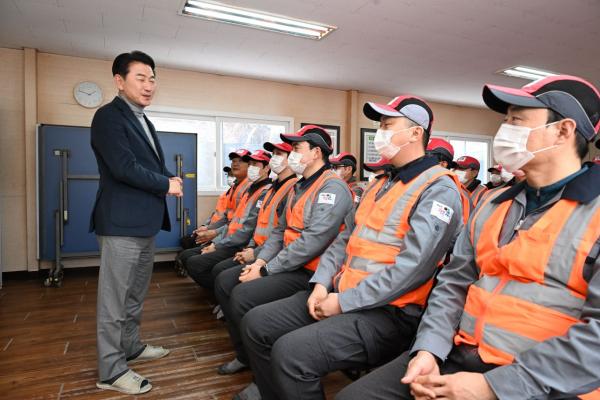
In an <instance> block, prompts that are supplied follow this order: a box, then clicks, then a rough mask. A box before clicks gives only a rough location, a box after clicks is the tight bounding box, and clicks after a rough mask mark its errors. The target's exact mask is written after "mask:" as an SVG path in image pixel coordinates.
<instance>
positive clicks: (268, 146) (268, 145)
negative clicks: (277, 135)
mask: <svg viewBox="0 0 600 400" xmlns="http://www.w3.org/2000/svg"><path fill="white" fill-rule="evenodd" d="M263 148H264V149H265V150H266V151H270V152H271V153H272V152H273V150H275V149H278V150H281V151H285V152H286V153H289V152H290V150H288V149H285V148H282V147H280V146H277V145H276V144H273V143H271V142H265V144H263Z"/></svg>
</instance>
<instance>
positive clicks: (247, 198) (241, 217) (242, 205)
mask: <svg viewBox="0 0 600 400" xmlns="http://www.w3.org/2000/svg"><path fill="white" fill-rule="evenodd" d="M270 188H271V184H270V183H269V184H266V185H263V186H261V187H259V188H258V189H256V191H255V192H254V193H252V196H251V195H250V192H249V191H246V192H245V193H244V195H243V196H242V199H241V200H240V202H239V204H238V206H237V208H236V209H235V211H234V212H233V216H232V218H231V221H229V226H228V228H227V235H225V236H231V235H233V234H234V233H235V231H237V230H238V229H240V228H241V227H242V226H243V225H244V222H245V221H246V219H247V218H248V215H249V214H250V212H251V211H252V208H254V207H257V206H258V207H260V206H261V205H259V204H257V203H258V199H259V198H260V196H262V194H263V193H264V192H265V191H267V190H269V189H270Z"/></svg>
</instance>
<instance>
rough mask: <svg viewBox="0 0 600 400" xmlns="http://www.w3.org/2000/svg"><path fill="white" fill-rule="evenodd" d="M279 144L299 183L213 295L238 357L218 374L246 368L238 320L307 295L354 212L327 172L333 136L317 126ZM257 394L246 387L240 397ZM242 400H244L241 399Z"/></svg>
mask: <svg viewBox="0 0 600 400" xmlns="http://www.w3.org/2000/svg"><path fill="white" fill-rule="evenodd" d="M281 139H282V140H283V141H284V142H286V143H290V144H291V145H292V148H293V151H292V153H290V155H289V157H288V165H289V167H290V169H291V170H292V172H293V173H295V174H301V175H302V178H301V179H300V180H299V181H298V182H297V183H296V184H295V185H294V187H293V189H292V191H290V194H289V197H288V199H287V204H286V211H285V213H284V214H283V215H281V217H280V218H279V224H278V225H277V227H276V228H275V229H273V231H272V232H271V234H270V235H269V237H268V239H267V240H266V242H265V243H264V245H263V248H262V250H261V251H260V253H259V254H258V255H257V259H256V261H254V263H252V264H250V265H247V266H239V267H236V268H231V269H228V270H225V271H223V272H222V273H220V274H219V276H218V277H217V283H216V284H215V296H216V298H217V300H218V302H219V304H220V305H221V309H222V311H223V313H224V314H225V318H226V320H227V328H228V330H229V335H230V338H231V341H232V343H233V346H234V348H235V351H236V358H235V359H234V360H232V361H231V362H229V363H227V364H225V365H223V366H221V368H219V373H221V374H232V373H235V372H238V371H241V370H242V369H244V368H246V366H247V365H248V360H247V356H246V351H245V349H244V347H243V344H242V341H241V337H240V333H241V332H240V322H241V320H242V317H243V316H244V315H245V314H246V313H247V312H248V311H249V310H251V309H252V308H253V307H256V306H257V305H260V304H265V303H269V302H271V301H274V300H278V299H282V298H286V297H288V296H291V295H293V294H294V293H296V292H298V291H302V290H307V289H308V287H309V283H308V281H309V280H310V278H311V276H312V274H313V272H314V271H315V269H316V268H317V264H318V262H319V256H320V255H321V254H322V253H323V251H324V250H325V249H326V248H327V246H329V244H330V243H331V242H332V241H333V240H334V239H335V238H336V237H337V236H338V234H339V233H340V230H341V229H343V222H344V218H345V217H346V215H347V214H349V213H351V212H352V210H353V202H352V193H351V192H350V189H348V185H347V184H346V182H344V181H343V180H342V179H340V178H339V177H338V176H337V174H336V173H335V172H333V171H332V170H331V166H330V165H329V163H328V156H329V154H330V153H331V151H332V148H331V137H330V136H329V134H328V133H327V132H326V131H325V130H324V129H323V128H321V127H318V126H316V125H307V126H304V127H303V128H302V129H300V130H299V131H298V132H296V133H294V134H283V135H281ZM253 391H256V386H253V385H251V386H250V387H248V388H247V389H246V390H245V392H244V395H242V396H246V395H248V394H249V393H251V392H253ZM242 398H243V397H242Z"/></svg>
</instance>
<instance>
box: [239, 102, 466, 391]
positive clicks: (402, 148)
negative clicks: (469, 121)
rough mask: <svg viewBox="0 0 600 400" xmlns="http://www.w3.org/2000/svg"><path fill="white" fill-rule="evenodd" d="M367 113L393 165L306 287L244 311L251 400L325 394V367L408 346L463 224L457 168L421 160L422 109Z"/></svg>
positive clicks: (425, 110)
mask: <svg viewBox="0 0 600 400" xmlns="http://www.w3.org/2000/svg"><path fill="white" fill-rule="evenodd" d="M364 114H365V115H366V116H367V117H368V118H369V119H371V120H374V121H380V124H381V125H380V126H381V128H380V129H379V130H378V131H377V134H376V136H375V147H376V149H377V151H378V152H379V153H380V154H381V155H382V156H384V157H386V158H388V159H389V160H391V162H392V164H393V166H394V168H393V169H392V170H391V171H390V172H389V176H387V175H384V176H383V177H382V178H380V179H378V180H377V183H376V184H375V185H373V186H371V187H370V188H369V190H368V191H366V192H365V194H364V196H363V199H362V201H361V203H360V205H359V206H358V209H357V210H356V216H355V222H354V223H352V222H350V225H354V229H352V230H350V229H347V230H346V231H344V233H343V234H341V235H339V236H338V238H337V239H336V240H335V241H334V242H333V244H332V245H331V246H330V247H329V248H328V249H327V251H326V252H325V253H324V254H323V256H322V257H321V262H320V263H319V267H318V269H317V271H316V272H315V274H314V276H313V278H312V279H311V283H313V284H314V288H313V289H312V291H311V290H309V289H305V290H303V291H300V292H298V293H296V294H295V295H293V296H291V297H288V298H286V299H283V300H279V301H275V302H272V303H269V304H265V305H262V306H259V307H256V308H254V309H252V310H251V311H249V312H248V313H247V314H246V316H245V317H244V319H243V321H242V329H241V332H242V337H243V340H244V346H245V348H246V350H247V353H248V356H249V360H250V365H251V367H252V371H253V372H254V376H255V380H256V384H257V385H258V388H259V390H260V395H259V396H255V398H262V399H269V400H270V399H286V400H294V399H324V398H325V396H324V392H323V387H322V386H321V377H323V376H325V375H326V374H327V373H329V372H331V371H335V370H340V369H347V368H364V367H374V366H377V365H380V364H382V363H384V362H386V361H389V360H391V359H392V358H393V357H395V356H397V355H399V354H400V353H401V352H402V351H403V350H405V349H408V347H409V346H410V343H411V342H412V340H413V338H414V335H415V332H416V329H417V326H418V323H419V319H420V315H421V313H422V312H423V307H424V305H425V302H426V299H427V296H428V294H429V291H430V289H431V285H432V281H433V277H434V274H435V273H436V271H437V269H438V265H439V264H440V262H441V261H442V259H443V258H444V256H445V254H446V252H447V250H448V248H449V247H450V246H451V244H452V243H453V242H454V240H455V239H456V237H457V236H458V234H459V231H460V229H461V228H462V226H463V223H462V218H461V215H462V210H461V200H460V192H459V190H460V189H459V188H460V183H459V182H458V179H457V178H456V175H454V174H453V173H452V172H451V171H449V170H447V169H445V168H442V167H440V166H439V165H437V164H438V162H437V160H436V159H434V158H432V157H425V147H426V145H427V143H428V141H429V134H430V132H431V123H432V121H433V114H432V111H431V109H430V108H429V106H428V105H427V104H426V103H425V102H424V101H423V100H421V99H418V98H416V97H412V96H399V97H396V98H395V99H393V100H392V101H391V102H390V103H389V104H387V105H386V104H376V103H366V104H365V105H364ZM350 227H351V226H348V228H350ZM346 232H347V233H348V234H346ZM350 233H351V234H350ZM368 398H370V397H369V396H367V397H365V399H368Z"/></svg>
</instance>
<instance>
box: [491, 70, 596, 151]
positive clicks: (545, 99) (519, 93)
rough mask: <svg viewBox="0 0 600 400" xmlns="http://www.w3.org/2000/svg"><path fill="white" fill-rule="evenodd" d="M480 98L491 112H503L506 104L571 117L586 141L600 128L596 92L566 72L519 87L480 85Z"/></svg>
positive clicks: (592, 87) (505, 111)
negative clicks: (539, 109)
mask: <svg viewBox="0 0 600 400" xmlns="http://www.w3.org/2000/svg"><path fill="white" fill-rule="evenodd" d="M483 101H484V102H485V104H486V105H487V106H488V107H489V108H491V109H492V110H494V111H497V112H499V113H502V114H506V113H507V111H508V107H509V106H511V105H513V106H518V107H531V108H549V109H551V110H552V111H555V112H556V113H558V114H559V115H560V116H561V117H563V118H571V119H573V120H574V121H575V122H576V124H577V132H579V133H580V134H581V135H582V136H583V137H584V138H585V139H586V140H588V141H592V140H593V139H594V136H595V135H596V133H597V132H598V129H599V128H600V92H598V89H596V88H595V87H594V86H593V85H592V84H591V83H589V82H587V81H585V80H583V79H581V78H578V77H576V76H569V75H554V76H549V77H546V78H543V79H539V80H537V81H534V82H531V83H529V84H527V85H525V86H523V87H522V88H520V89H513V88H508V87H503V86H496V85H485V86H484V87H483Z"/></svg>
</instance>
